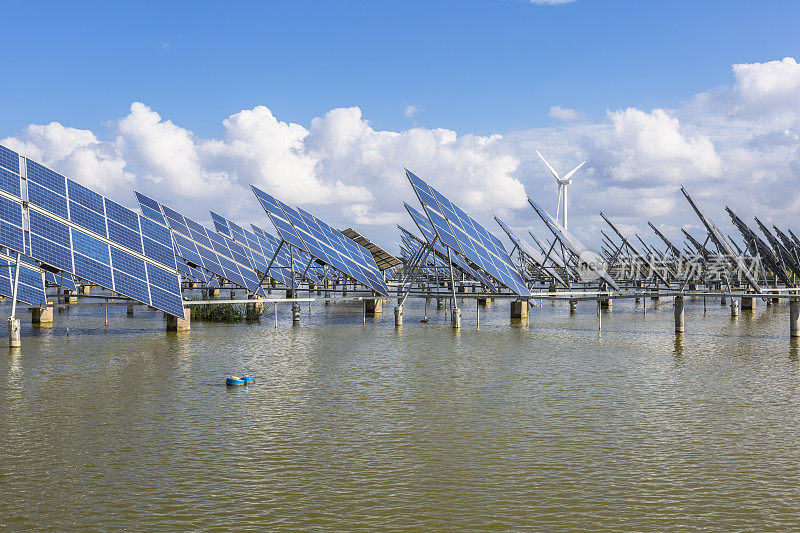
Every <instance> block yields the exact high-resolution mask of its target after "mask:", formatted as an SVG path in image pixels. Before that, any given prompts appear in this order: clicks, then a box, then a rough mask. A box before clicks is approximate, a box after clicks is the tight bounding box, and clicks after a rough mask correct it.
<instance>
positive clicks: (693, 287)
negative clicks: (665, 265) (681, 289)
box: [689, 283, 697, 291]
mask: <svg viewBox="0 0 800 533" xmlns="http://www.w3.org/2000/svg"><path fill="white" fill-rule="evenodd" d="M689 290H690V291H696V290H697V283H690V284H689Z"/></svg>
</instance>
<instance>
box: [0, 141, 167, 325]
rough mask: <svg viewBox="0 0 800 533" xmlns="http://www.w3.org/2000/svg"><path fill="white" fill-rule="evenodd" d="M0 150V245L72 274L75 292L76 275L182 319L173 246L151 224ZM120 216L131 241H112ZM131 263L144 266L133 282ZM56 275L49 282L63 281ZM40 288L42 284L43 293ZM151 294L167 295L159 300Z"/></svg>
mask: <svg viewBox="0 0 800 533" xmlns="http://www.w3.org/2000/svg"><path fill="white" fill-rule="evenodd" d="M0 148H1V149H0V167H2V168H0V246H3V247H6V248H8V249H10V250H12V251H15V252H20V253H22V254H25V255H27V256H28V257H30V258H31V259H33V260H34V261H36V262H41V263H43V264H45V265H48V266H49V267H50V268H47V269H45V270H51V269H57V270H61V271H64V272H66V273H68V275H69V281H67V282H65V284H68V285H69V284H70V283H71V284H72V285H71V286H74V280H72V278H71V276H72V275H75V276H77V277H79V278H82V279H85V280H87V281H89V282H91V283H94V284H97V285H100V286H102V287H104V288H106V289H109V290H111V291H113V292H116V293H118V294H121V295H123V296H126V297H129V298H133V299H135V300H138V301H140V302H142V303H144V304H147V305H151V306H153V307H156V308H158V309H161V310H162V311H164V312H166V313H168V314H171V315H176V316H183V300H182V297H181V293H180V283H179V280H178V274H177V270H176V265H175V255H174V254H173V253H172V242H171V240H170V241H169V242H166V243H164V242H159V237H158V236H157V235H151V234H150V233H149V231H148V229H147V227H146V224H145V223H144V222H143V221H144V220H145V219H143V218H140V217H139V216H138V215H136V213H134V212H133V211H131V210H129V209H127V208H124V207H122V206H119V205H118V204H114V203H113V202H111V200H109V199H108V198H105V197H103V196H102V195H100V194H98V193H96V192H94V191H92V190H90V189H87V188H86V187H84V186H82V185H80V184H79V183H77V182H75V181H73V180H70V179H67V178H66V177H64V176H62V175H61V174H59V173H57V172H55V171H53V170H51V169H49V168H47V167H45V166H44V165H42V164H40V163H37V162H35V161H32V160H30V159H25V160H24V165H20V157H19V155H18V154H16V152H13V151H12V150H9V149H8V148H5V147H0ZM15 158H16V164H15V163H14V159H15ZM20 170H24V174H20ZM115 215H118V216H120V217H124V218H125V220H126V221H127V223H128V224H129V226H130V227H129V228H128V229H129V235H128V236H127V237H128V239H129V241H130V242H128V241H125V240H124V239H122V238H118V236H117V235H116V234H114V235H109V226H110V225H111V221H112V220H113V219H114V217H115ZM26 219H27V224H26V223H25V220H26ZM143 239H144V240H146V241H150V242H153V243H154V246H153V247H152V248H153V250H151V251H154V252H158V253H152V254H149V253H148V250H147V249H145V250H144V253H143V250H142V241H143ZM137 243H138V244H137ZM158 247H160V248H164V250H160V249H158ZM114 257H118V258H122V259H120V261H121V262H120V265H117V264H115V261H114ZM125 259H129V261H128V262H129V263H133V264H135V265H137V266H138V267H140V268H136V269H134V270H135V271H136V274H134V275H133V277H134V278H135V279H133V280H131V279H129V278H131V276H132V275H131V274H130V273H129V272H126V271H125V268H127V269H128V270H132V269H131V268H130V267H129V266H125V265H124V261H125ZM145 265H146V267H145ZM151 274H152V275H151ZM20 275H22V274H20ZM136 275H138V276H143V277H135V276H136ZM38 276H39V277H42V273H41V272H39V274H38ZM57 276H58V277H60V276H61V274H59V275H57ZM57 276H54V277H53V279H52V280H51V281H55V282H58V280H57V279H56V278H57ZM156 278H158V279H159V280H161V281H160V286H159V287H155V286H154V285H153V284H152V281H153V280H155V279H156ZM63 279H66V278H62V280H63ZM43 283H44V278H43V277H42V281H41V284H43ZM39 285H40V283H39V282H38V281H37V282H36V287H37V290H38V287H39ZM151 289H157V290H158V291H162V292H164V293H165V294H163V295H158V296H157V297H156V296H155V295H154V294H153V291H152V290H151ZM26 290H27V289H26Z"/></svg>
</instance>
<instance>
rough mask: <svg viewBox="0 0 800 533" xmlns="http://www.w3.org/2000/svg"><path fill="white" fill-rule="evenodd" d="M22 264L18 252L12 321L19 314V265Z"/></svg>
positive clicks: (12, 301)
mask: <svg viewBox="0 0 800 533" xmlns="http://www.w3.org/2000/svg"><path fill="white" fill-rule="evenodd" d="M21 262H22V260H21V259H20V255H19V252H17V266H16V267H15V268H14V288H13V290H12V297H11V319H12V320H13V319H15V318H16V313H17V289H18V288H19V265H20V263H21Z"/></svg>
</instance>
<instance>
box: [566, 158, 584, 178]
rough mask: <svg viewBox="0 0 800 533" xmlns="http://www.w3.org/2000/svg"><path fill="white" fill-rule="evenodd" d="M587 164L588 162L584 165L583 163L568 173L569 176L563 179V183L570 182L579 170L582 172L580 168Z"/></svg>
mask: <svg viewBox="0 0 800 533" xmlns="http://www.w3.org/2000/svg"><path fill="white" fill-rule="evenodd" d="M585 164H586V161H584V162H583V163H581V164H580V165H578V166H577V167H575V168H573V169H572V170H570V171H569V172H567V175H566V176H564V177H563V178H561V181H567V182H568V181H569V180H570V179H571V178H572V175H573V174H575V173H576V172H577V171H578V170H580V168H581V167H582V166H583V165H585Z"/></svg>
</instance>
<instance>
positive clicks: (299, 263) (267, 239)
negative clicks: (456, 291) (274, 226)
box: [250, 224, 320, 287]
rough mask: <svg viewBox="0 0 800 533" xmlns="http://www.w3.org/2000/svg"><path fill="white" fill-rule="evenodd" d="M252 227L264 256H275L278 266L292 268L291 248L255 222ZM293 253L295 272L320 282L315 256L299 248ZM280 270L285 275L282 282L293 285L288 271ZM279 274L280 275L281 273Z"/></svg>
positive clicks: (270, 257) (314, 281)
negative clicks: (283, 244)
mask: <svg viewBox="0 0 800 533" xmlns="http://www.w3.org/2000/svg"><path fill="white" fill-rule="evenodd" d="M250 227H251V228H252V230H253V233H254V234H255V236H256V238H257V239H258V243H259V244H260V245H261V249H262V250H263V252H264V257H267V258H269V259H270V260H271V259H272V257H273V256H275V263H276V264H277V265H278V266H281V267H283V268H291V266H292V257H291V256H290V255H289V250H287V247H286V246H281V245H280V244H281V241H279V240H278V239H277V238H276V237H275V236H274V235H271V234H270V233H267V232H266V231H264V230H263V229H261V228H259V227H258V226H256V225H255V224H250ZM276 250H277V252H278V253H277V255H275V251H276ZM293 255H294V272H295V273H296V274H298V275H300V276H303V275H305V277H306V278H308V280H309V281H311V282H312V283H318V282H319V281H320V276H319V274H318V272H317V271H316V269H315V266H314V264H313V263H314V260H313V258H312V257H311V256H310V255H308V254H307V253H306V252H304V251H303V250H297V249H295V250H294V251H293ZM278 270H279V272H281V273H282V275H283V280H281V282H282V283H283V284H284V285H286V286H287V287H291V278H290V277H289V275H288V274H287V273H286V271H285V270H281V269H278ZM278 275H279V276H280V275H281V274H278Z"/></svg>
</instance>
